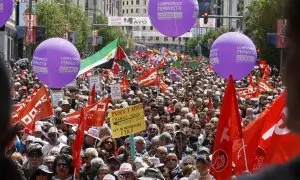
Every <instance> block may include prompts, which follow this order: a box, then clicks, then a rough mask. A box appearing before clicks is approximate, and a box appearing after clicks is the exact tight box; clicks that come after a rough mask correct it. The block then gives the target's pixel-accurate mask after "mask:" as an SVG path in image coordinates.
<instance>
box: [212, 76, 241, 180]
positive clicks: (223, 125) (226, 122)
mask: <svg viewBox="0 0 300 180" xmlns="http://www.w3.org/2000/svg"><path fill="white" fill-rule="evenodd" d="M242 136H243V135H242V128H241V117H240V114H239V111H238V103H237V98H236V92H235V88H234V83H233V78H232V76H231V75H230V76H229V79H228V83H227V87H226V91H225V95H224V99H223V104H222V108H221V114H220V119H219V124H218V129H217V133H216V138H215V142H214V153H213V156H212V164H211V174H212V175H213V176H214V177H215V178H216V179H217V180H219V179H220V180H221V179H222V180H223V179H229V178H230V177H231V175H232V143H233V141H234V140H236V139H239V138H242Z"/></svg>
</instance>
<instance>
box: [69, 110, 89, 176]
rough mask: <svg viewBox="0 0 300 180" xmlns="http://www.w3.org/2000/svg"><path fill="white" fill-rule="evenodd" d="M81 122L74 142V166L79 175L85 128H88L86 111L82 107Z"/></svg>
mask: <svg viewBox="0 0 300 180" xmlns="http://www.w3.org/2000/svg"><path fill="white" fill-rule="evenodd" d="M79 119H80V122H79V125H78V129H77V132H76V137H75V141H74V144H73V151H72V152H73V154H72V156H73V163H74V168H75V174H76V175H79V170H80V161H81V158H80V152H81V147H82V144H83V139H84V130H85V129H86V128H85V126H86V118H85V111H84V109H83V108H82V109H81V110H80V117H79Z"/></svg>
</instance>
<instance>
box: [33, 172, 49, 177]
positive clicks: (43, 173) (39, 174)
mask: <svg viewBox="0 0 300 180" xmlns="http://www.w3.org/2000/svg"><path fill="white" fill-rule="evenodd" d="M36 176H48V174H47V173H45V172H43V171H38V172H37V173H36Z"/></svg>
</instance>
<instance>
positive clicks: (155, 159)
mask: <svg viewBox="0 0 300 180" xmlns="http://www.w3.org/2000/svg"><path fill="white" fill-rule="evenodd" d="M149 159H150V161H151V162H152V163H153V165H154V166H155V167H161V166H164V164H163V163H160V160H159V158H156V157H150V158H149Z"/></svg>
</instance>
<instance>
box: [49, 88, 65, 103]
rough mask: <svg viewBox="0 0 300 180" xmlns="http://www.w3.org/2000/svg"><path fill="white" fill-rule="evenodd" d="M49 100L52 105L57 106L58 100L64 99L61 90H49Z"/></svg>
mask: <svg viewBox="0 0 300 180" xmlns="http://www.w3.org/2000/svg"><path fill="white" fill-rule="evenodd" d="M50 93H51V102H52V106H53V107H58V106H59V101H60V100H62V99H64V91H63V90H51V92H50Z"/></svg>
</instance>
